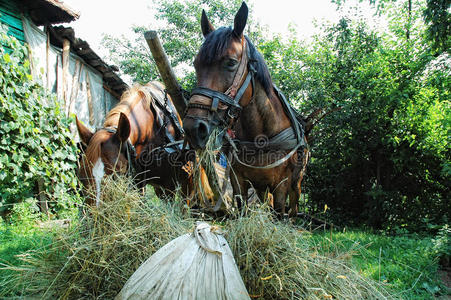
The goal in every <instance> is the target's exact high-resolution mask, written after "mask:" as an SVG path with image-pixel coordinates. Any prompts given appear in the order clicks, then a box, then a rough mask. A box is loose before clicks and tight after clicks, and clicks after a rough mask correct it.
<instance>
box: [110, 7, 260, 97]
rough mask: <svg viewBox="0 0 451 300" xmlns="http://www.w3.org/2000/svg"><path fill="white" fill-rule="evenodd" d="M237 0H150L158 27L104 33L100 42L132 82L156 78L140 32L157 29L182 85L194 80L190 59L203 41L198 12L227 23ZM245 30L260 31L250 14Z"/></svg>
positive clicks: (217, 23)
mask: <svg viewBox="0 0 451 300" xmlns="http://www.w3.org/2000/svg"><path fill="white" fill-rule="evenodd" d="M241 2H242V1H241V0H226V1H220V0H202V1H195V0H182V1H171V0H154V4H155V7H157V13H156V15H155V18H156V19H157V20H160V21H162V22H163V23H164V26H161V27H159V28H146V27H143V26H135V27H134V28H133V38H132V39H130V38H127V37H124V36H122V37H120V38H114V37H113V36H111V35H105V36H104V40H103V45H104V46H105V47H106V48H108V49H109V50H110V59H111V60H112V61H113V62H114V63H116V64H117V65H118V66H119V67H120V68H121V70H122V71H123V72H124V73H125V74H127V75H130V76H131V77H132V80H133V81H134V82H140V83H146V82H148V81H151V80H156V79H158V78H159V74H158V70H157V69H156V66H155V63H154V61H153V58H152V55H151V53H150V50H149V49H148V46H147V44H146V42H145V40H144V37H143V36H144V32H145V31H147V30H150V29H152V30H158V33H159V36H160V39H161V40H162V43H163V47H164V49H165V51H166V54H167V55H168V57H169V60H170V62H171V66H172V67H173V68H174V69H175V71H176V74H177V76H178V77H179V80H180V81H181V83H182V86H184V87H185V88H186V89H190V88H191V87H192V86H193V85H194V82H195V74H194V69H193V67H192V62H193V60H194V57H195V55H196V53H197V51H198V49H199V48H200V45H201V44H202V41H203V36H202V32H201V30H200V16H201V12H202V9H205V10H206V12H207V14H208V18H209V19H210V21H211V22H212V24H213V26H215V27H220V26H230V24H233V18H234V16H235V13H236V11H237V10H238V8H239V7H240V5H241ZM248 28H251V29H249V32H251V33H252V38H257V39H258V38H259V36H260V35H261V34H260V32H261V29H260V26H259V25H258V24H257V23H256V22H255V21H254V20H253V19H252V18H250V19H249V20H248Z"/></svg>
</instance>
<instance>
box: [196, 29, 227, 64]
mask: <svg viewBox="0 0 451 300" xmlns="http://www.w3.org/2000/svg"><path fill="white" fill-rule="evenodd" d="M232 32H233V30H232V28H231V27H220V28H218V29H216V30H215V31H212V32H210V33H209V34H208V35H207V36H206V38H205V40H204V42H203V44H202V46H201V47H200V50H199V60H201V61H202V62H203V63H205V64H207V65H208V64H212V63H213V62H215V61H218V60H220V59H221V58H222V57H223V56H224V55H225V53H226V51H227V48H229V45H230V40H231V38H232Z"/></svg>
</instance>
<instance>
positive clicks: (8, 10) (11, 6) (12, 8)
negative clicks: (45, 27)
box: [0, 0, 25, 43]
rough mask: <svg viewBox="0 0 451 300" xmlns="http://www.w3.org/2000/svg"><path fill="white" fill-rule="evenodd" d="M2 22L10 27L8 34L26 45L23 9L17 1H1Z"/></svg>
mask: <svg viewBox="0 0 451 300" xmlns="http://www.w3.org/2000/svg"><path fill="white" fill-rule="evenodd" d="M0 22H1V23H2V24H4V25H6V26H7V27H8V34H9V35H11V36H14V37H15V38H16V39H18V40H19V41H21V42H22V43H25V35H24V32H23V25H22V13H21V9H20V7H19V5H18V3H17V2H16V1H13V0H0Z"/></svg>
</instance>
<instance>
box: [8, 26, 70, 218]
mask: <svg viewBox="0 0 451 300" xmlns="http://www.w3.org/2000/svg"><path fill="white" fill-rule="evenodd" d="M5 32H6V31H5V30H4V29H3V28H1V29H0V41H1V44H2V45H3V46H4V47H5V48H3V47H2V48H0V120H1V123H0V213H2V214H5V213H6V212H7V211H9V210H11V208H12V205H13V204H14V203H17V202H19V201H22V200H23V199H25V198H29V197H36V196H37V194H38V193H39V192H44V193H45V194H46V196H48V197H49V198H50V200H54V202H52V203H53V204H52V205H51V206H52V207H53V208H61V207H66V206H67V205H68V203H69V199H72V197H71V196H70V193H68V191H70V190H71V189H74V188H75V187H76V183H77V179H76V176H75V168H76V146H75V144H74V142H73V141H72V139H71V135H70V131H69V122H70V120H69V119H68V118H66V117H65V116H64V110H63V109H62V107H61V106H60V104H59V103H58V101H57V100H56V98H55V97H54V96H53V95H51V94H50V93H48V92H47V91H46V90H45V89H44V88H43V87H42V86H41V85H39V84H38V83H37V82H35V81H33V78H32V76H31V75H30V68H29V66H30V63H29V61H28V60H27V49H26V47H25V46H24V45H21V44H20V43H19V42H18V41H17V40H16V39H15V38H12V37H9V36H7V35H6V33H5ZM5 49H8V51H6V50H5ZM38 184H40V185H41V188H40V189H39V188H38Z"/></svg>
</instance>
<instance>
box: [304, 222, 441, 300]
mask: <svg viewBox="0 0 451 300" xmlns="http://www.w3.org/2000/svg"><path fill="white" fill-rule="evenodd" d="M312 239H313V240H314V241H315V242H314V244H315V245H316V248H315V249H316V250H317V251H318V252H319V253H320V254H325V255H329V256H331V257H343V256H345V257H348V259H349V260H350V263H351V264H352V265H353V267H354V269H357V270H360V273H361V274H363V275H364V276H366V277H370V278H373V279H374V280H377V281H379V282H382V283H384V284H386V286H387V287H388V288H390V289H391V290H392V291H393V292H394V295H395V296H398V297H399V298H400V299H418V300H419V299H434V296H437V295H440V294H442V295H443V294H446V287H445V286H443V284H442V283H440V281H439V279H438V278H437V269H438V264H437V254H436V253H435V252H433V251H431V247H432V246H433V241H434V240H433V239H431V238H430V237H425V236H419V235H416V234H405V233H404V234H398V235H397V236H386V235H377V234H373V233H369V232H365V231H354V230H351V231H345V232H335V231H331V232H320V233H314V234H313V235H312Z"/></svg>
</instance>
